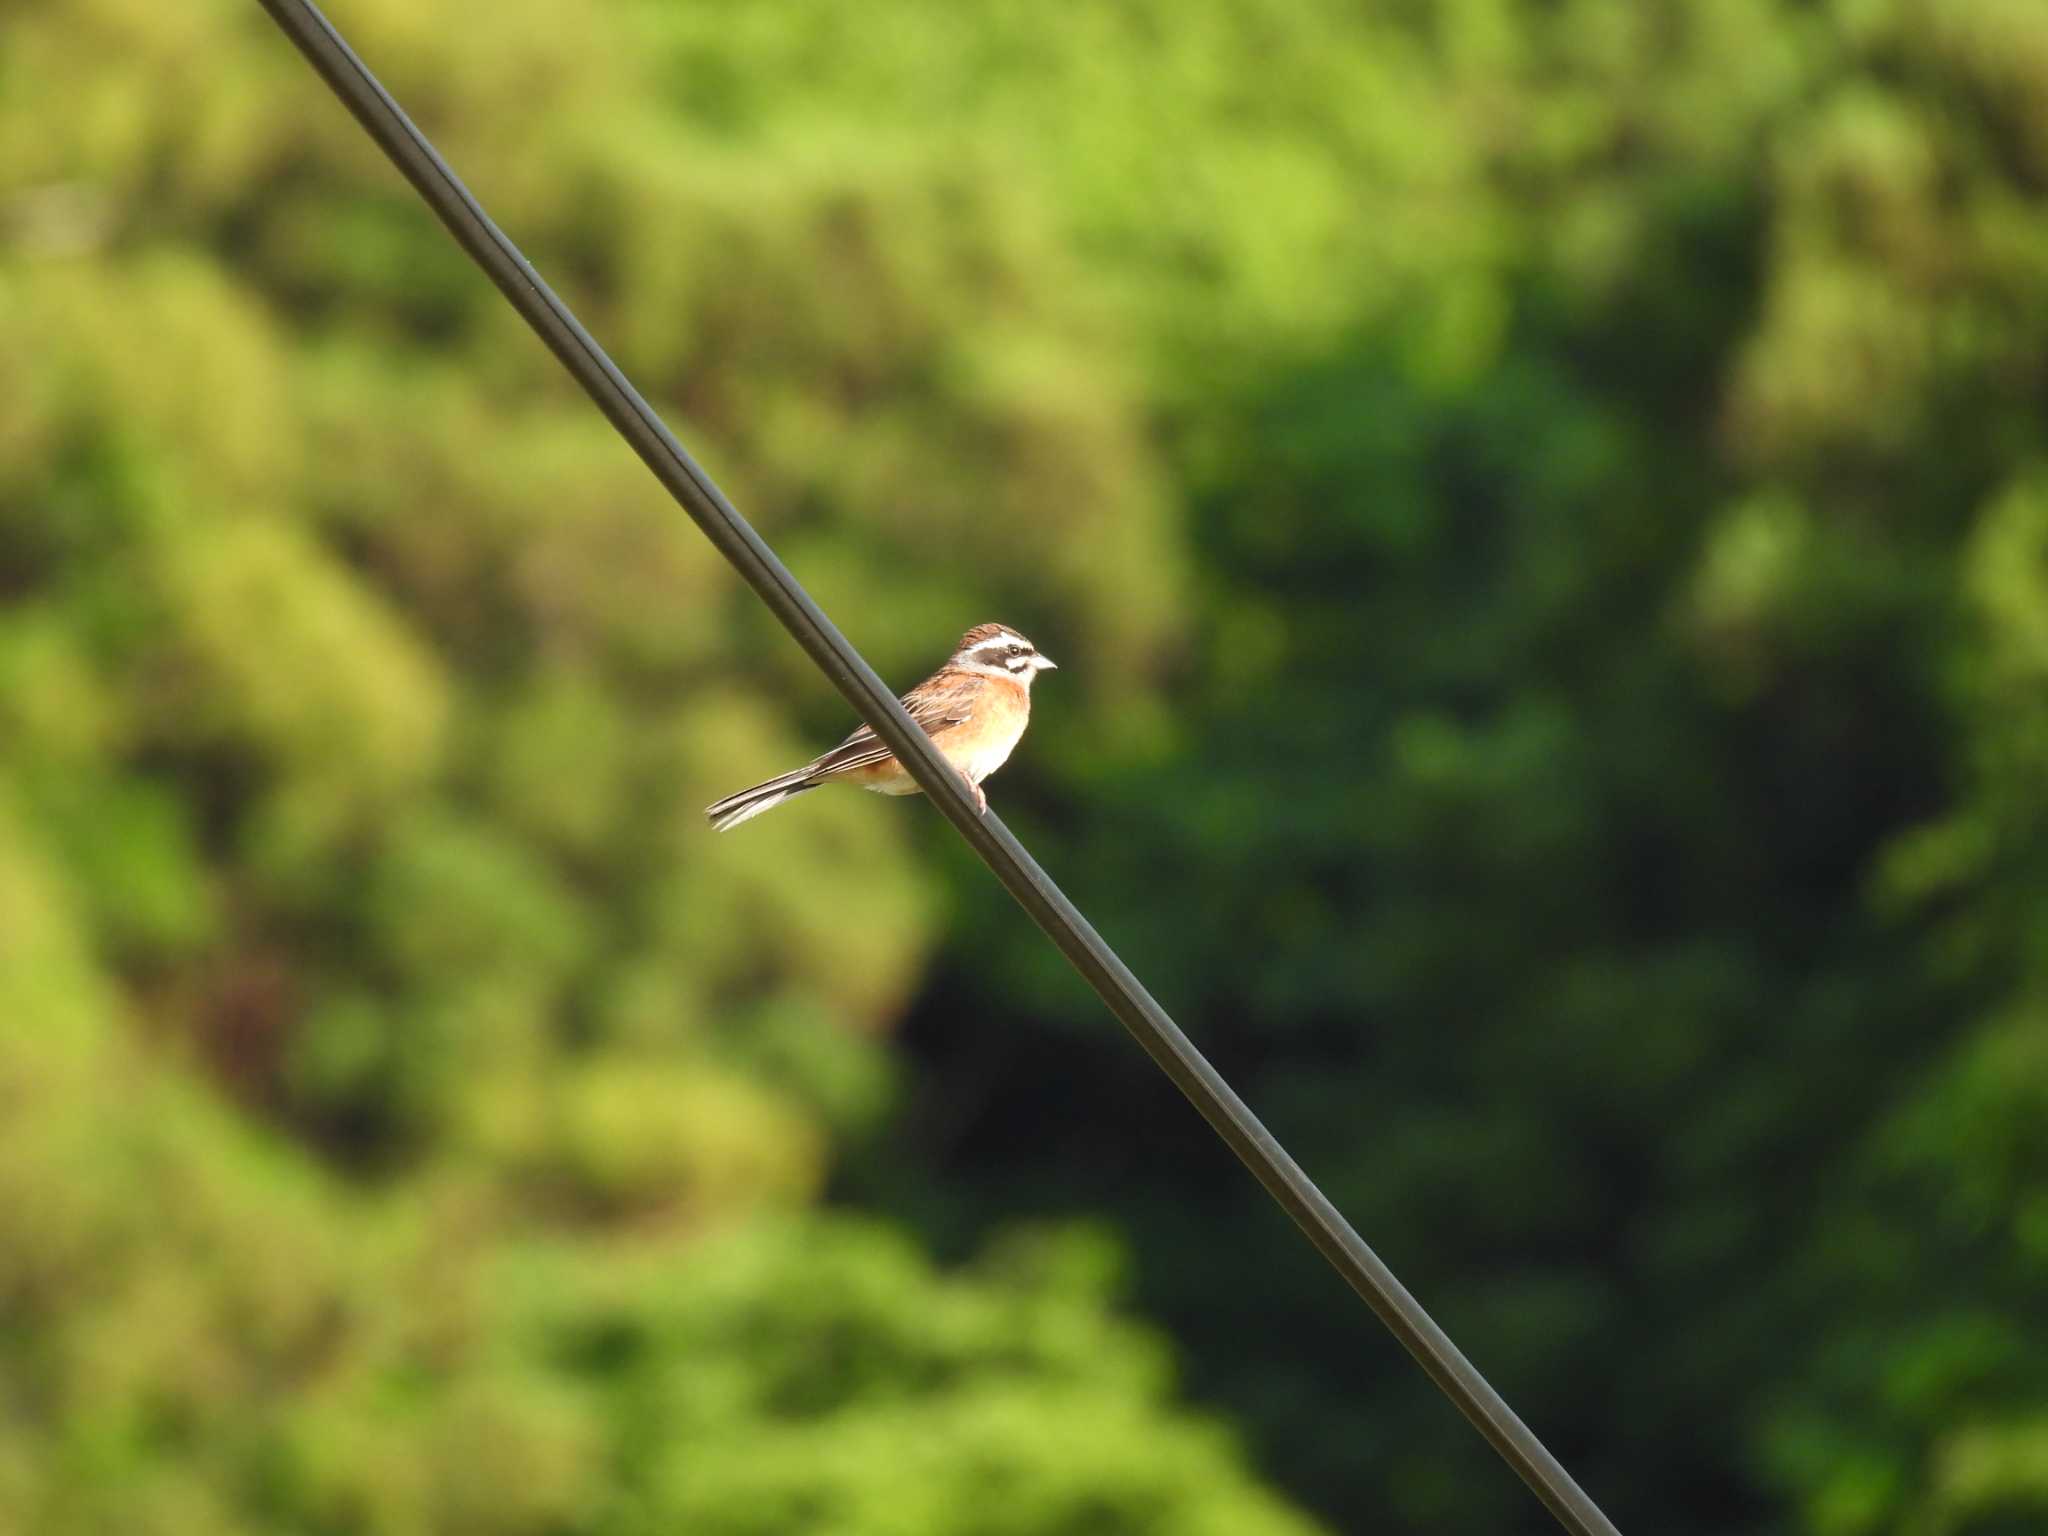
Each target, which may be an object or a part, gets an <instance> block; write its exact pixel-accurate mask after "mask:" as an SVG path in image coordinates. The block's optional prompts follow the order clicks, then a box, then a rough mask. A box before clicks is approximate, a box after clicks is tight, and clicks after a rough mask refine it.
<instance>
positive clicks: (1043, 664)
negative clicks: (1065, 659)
mask: <svg viewBox="0 0 2048 1536" xmlns="http://www.w3.org/2000/svg"><path fill="white" fill-rule="evenodd" d="M1031 664H1032V665H1033V666H1035V667H1037V668H1038V670H1039V671H1041V672H1057V671H1059V669H1060V664H1059V663H1058V662H1056V661H1054V660H1053V659H1052V658H1051V657H1050V656H1035V657H1033V658H1032V662H1031Z"/></svg>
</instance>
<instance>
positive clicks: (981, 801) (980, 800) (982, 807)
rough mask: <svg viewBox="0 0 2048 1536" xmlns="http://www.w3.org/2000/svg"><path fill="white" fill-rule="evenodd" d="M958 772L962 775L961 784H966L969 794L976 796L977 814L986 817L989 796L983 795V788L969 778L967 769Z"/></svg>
mask: <svg viewBox="0 0 2048 1536" xmlns="http://www.w3.org/2000/svg"><path fill="white" fill-rule="evenodd" d="M958 771H959V773H960V782H961V783H962V784H965V785H966V786H967V791H968V793H969V794H971V795H973V796H974V809H975V813H976V814H977V815H981V816H986V815H987V814H988V796H987V795H985V794H983V793H982V790H981V786H980V785H979V784H977V783H975V782H974V780H973V779H971V778H969V777H968V775H967V772H966V770H965V769H961V770H958Z"/></svg>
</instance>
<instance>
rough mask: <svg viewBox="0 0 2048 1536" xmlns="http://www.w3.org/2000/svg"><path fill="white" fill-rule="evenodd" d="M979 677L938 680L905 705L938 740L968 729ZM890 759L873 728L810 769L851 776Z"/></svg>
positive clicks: (821, 774)
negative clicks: (959, 727)
mask: <svg viewBox="0 0 2048 1536" xmlns="http://www.w3.org/2000/svg"><path fill="white" fill-rule="evenodd" d="M980 681H981V680H980V679H979V678H976V677H964V676H961V675H959V674H957V673H956V674H952V675H950V676H949V675H948V674H946V673H944V672H941V673H939V674H938V676H936V677H933V678H930V679H928V680H927V681H925V682H922V683H919V684H918V685H917V686H916V687H915V688H913V689H911V690H910V692H908V693H906V694H904V695H903V698H902V700H901V703H902V705H903V707H904V708H905V709H906V710H908V711H909V712H910V718H911V719H913V720H915V721H916V722H917V723H918V725H919V726H920V727H921V728H922V729H923V731H924V733H925V735H927V736H936V735H938V734H939V732H940V731H943V730H945V729H946V728H947V727H949V726H955V725H964V724H965V723H966V722H967V720H968V719H969V717H971V716H972V715H973V713H974V695H975V692H976V690H977V688H978V686H979V684H980ZM889 755H890V752H889V748H888V747H887V746H886V745H885V744H884V743H883V742H882V741H881V739H880V738H878V737H877V736H876V735H875V730H874V727H873V726H870V725H863V726H861V727H859V728H858V729H857V730H855V731H854V733H853V734H852V735H851V736H848V737H847V738H846V740H844V741H842V742H841V743H839V745H838V746H836V747H834V748H833V749H832V750H831V751H830V752H827V753H825V754H824V756H822V757H820V758H819V759H818V760H817V761H816V762H814V763H812V764H811V766H810V776H811V777H813V778H822V777H824V776H825V775H827V774H834V773H850V772H852V771H853V770H854V769H856V768H865V767H867V766H868V765H869V764H870V763H879V762H880V761H881V760H882V759H883V758H885V757H888V756H889Z"/></svg>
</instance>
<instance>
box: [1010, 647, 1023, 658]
mask: <svg viewBox="0 0 2048 1536" xmlns="http://www.w3.org/2000/svg"><path fill="white" fill-rule="evenodd" d="M1010 654H1011V655H1012V656H1022V655H1023V654H1024V647H1023V646H1021V645H1013V646H1011V647H1010Z"/></svg>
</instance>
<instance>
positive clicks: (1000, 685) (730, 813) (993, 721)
mask: <svg viewBox="0 0 2048 1536" xmlns="http://www.w3.org/2000/svg"><path fill="white" fill-rule="evenodd" d="M1055 670H1057V669H1056V668H1055V667H1054V665H1053V661H1052V658H1051V657H1050V656H1042V655H1040V654H1039V650H1038V647H1037V646H1035V645H1033V644H1032V643H1031V642H1030V641H1029V640H1026V639H1025V638H1024V637H1023V636H1022V635H1020V634H1018V633H1017V631H1015V630H1014V629H1012V628H1010V627H1009V625H1007V624H977V625H975V626H974V628H972V629H970V630H969V631H967V633H966V634H964V635H962V636H961V637H960V646H959V649H957V650H956V651H954V652H953V655H952V659H951V660H949V661H948V662H947V663H946V664H945V665H944V666H943V667H941V668H939V670H938V671H936V672H934V673H933V674H932V675H931V676H930V677H928V678H926V679H925V680H924V681H923V682H921V683H919V684H918V685H917V686H916V687H915V688H913V689H911V690H910V692H908V693H906V694H904V695H903V707H904V708H905V709H907V710H909V711H910V718H911V719H913V720H915V721H916V722H917V723H918V724H919V725H921V726H923V727H924V733H925V735H927V736H929V737H931V739H932V745H933V746H935V747H937V748H938V749H939V752H940V754H941V755H942V756H943V757H944V758H945V759H946V761H947V762H949V763H951V764H952V765H953V767H954V768H955V769H956V770H958V772H959V774H960V777H961V778H963V779H965V780H966V781H967V787H968V788H969V789H971V790H973V791H974V803H975V805H976V806H977V807H979V808H980V809H981V810H983V811H986V810H987V809H988V797H987V796H986V795H984V794H983V793H982V792H981V781H982V780H983V779H985V778H987V777H988V776H989V775H990V774H992V773H994V772H995V771H996V770H997V769H998V768H1000V767H1002V766H1003V763H1004V761H1005V759H1007V758H1008V757H1009V755H1010V752H1011V749H1013V748H1014V747H1015V746H1016V745H1017V740H1018V738H1019V737H1021V736H1022V735H1023V734H1024V726H1025V723H1026V722H1027V721H1029V720H1030V718H1031V682H1032V679H1034V678H1035V677H1037V676H1038V674H1039V673H1041V672H1051V671H1055ZM826 784H858V785H859V786H860V787H861V788H862V789H872V790H873V791H875V793H877V794H881V795H914V794H916V793H917V792H918V790H917V781H916V780H915V779H913V778H911V776H910V775H909V774H908V773H906V772H904V770H903V765H902V764H901V763H899V762H897V761H896V755H895V754H894V753H893V752H891V751H890V750H889V749H888V747H886V746H884V745H883V744H882V742H881V741H880V740H879V739H878V738H877V737H876V735H875V732H874V728H873V727H872V726H866V725H864V726H862V727H861V728H860V729H859V730H857V731H855V732H854V733H853V734H852V735H851V736H849V737H847V738H846V740H844V741H842V742H841V743H839V745H838V746H836V747H834V748H833V749H832V750H831V751H830V752H827V753H826V754H825V755H824V756H822V757H816V758H813V759H812V760H811V761H810V762H808V763H806V764H804V766H803V767H801V768H797V769H794V770H792V771H791V772H789V773H785V774H783V775H781V776H780V777H779V778H773V779H769V780H768V781H767V782H766V783H763V784H756V785H755V786H754V787H753V788H752V789H743V790H741V791H740V792H739V793H738V794H736V795H727V796H726V797H725V798H724V799H723V800H720V801H718V802H717V803H716V804H715V805H709V806H706V807H705V809H704V814H705V815H706V816H707V817H709V818H710V820H711V825H712V827H713V828H715V829H716V830H717V831H720V832H724V831H726V830H728V829H729V828H732V827H736V826H738V825H739V824H740V823H741V822H743V821H750V820H752V819H753V818H754V817H756V816H758V815H760V814H761V813H762V812H763V811H768V810H773V809H774V808H775V807H776V806H778V805H780V804H782V802H783V801H785V800H788V799H790V798H792V797H794V796H796V795H801V794H805V793H807V792H809V791H810V790H813V789H818V788H821V787H822V786H824V785H826Z"/></svg>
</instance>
